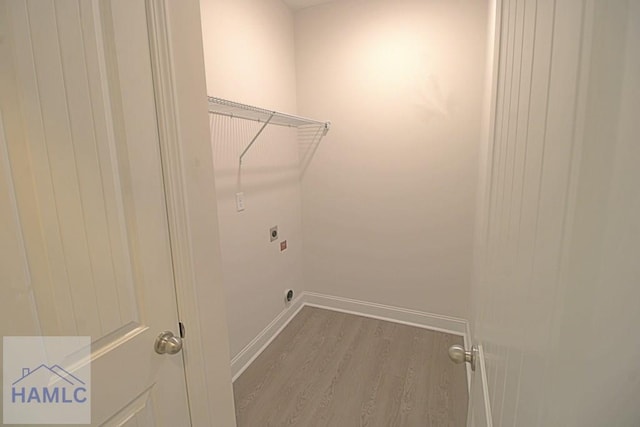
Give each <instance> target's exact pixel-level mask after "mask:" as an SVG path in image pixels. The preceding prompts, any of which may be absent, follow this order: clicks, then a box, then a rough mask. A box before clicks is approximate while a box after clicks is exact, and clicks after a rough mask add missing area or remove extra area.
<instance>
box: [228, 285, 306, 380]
mask: <svg viewBox="0 0 640 427" xmlns="http://www.w3.org/2000/svg"><path fill="white" fill-rule="evenodd" d="M303 297H304V294H302V295H300V296H298V298H296V299H295V300H293V302H291V304H290V305H289V307H287V308H286V309H284V310H283V311H282V312H281V313H280V314H279V315H278V316H277V317H276V318H275V319H273V321H272V322H271V323H269V325H268V326H267V327H266V328H264V329H263V330H262V331H261V332H260V333H259V334H258V335H257V336H256V337H255V338H254V339H253V340H251V342H250V343H249V344H247V345H246V346H245V347H244V348H243V349H242V350H240V352H239V353H238V354H237V355H236V356H235V357H234V358H233V359H232V360H231V375H232V376H233V377H232V378H233V379H232V381H235V380H237V379H238V377H239V376H240V375H242V373H243V372H244V371H245V369H247V368H248V367H249V365H251V363H253V361H254V360H256V358H257V357H258V356H259V355H260V354H261V353H262V352H263V351H264V350H265V349H266V348H267V347H268V346H269V344H271V342H272V341H273V340H274V339H275V338H276V337H277V336H278V335H280V332H282V330H283V329H284V328H285V327H286V326H287V325H288V324H289V322H290V321H291V320H292V319H293V318H294V317H296V314H298V312H299V311H300V310H302V307H304V304H303V303H302V299H303Z"/></svg>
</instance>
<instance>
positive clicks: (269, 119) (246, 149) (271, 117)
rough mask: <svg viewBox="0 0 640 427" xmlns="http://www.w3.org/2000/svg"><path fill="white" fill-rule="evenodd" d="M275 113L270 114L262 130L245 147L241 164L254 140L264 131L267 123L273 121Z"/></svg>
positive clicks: (241, 156) (241, 155)
mask: <svg viewBox="0 0 640 427" xmlns="http://www.w3.org/2000/svg"><path fill="white" fill-rule="evenodd" d="M274 115H275V114H274V113H271V115H270V116H269V118H268V119H267V121H266V122H264V124H263V125H262V127H261V128H260V130H259V131H258V133H256V135H255V136H254V137H253V139H252V140H251V142H250V143H249V145H247V147H246V148H245V149H244V151H243V152H242V154H240V164H242V158H243V157H244V155H245V154H247V151H249V148H251V146H252V145H253V143H254V142H256V139H258V137H259V136H260V134H261V133H262V131H263V130H264V128H266V127H267V125H268V124H269V122H270V121H271V119H273V116H274Z"/></svg>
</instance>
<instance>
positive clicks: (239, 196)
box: [236, 192, 244, 212]
mask: <svg viewBox="0 0 640 427" xmlns="http://www.w3.org/2000/svg"><path fill="white" fill-rule="evenodd" d="M236 209H237V210H238V212H242V211H243V210H244V193H242V192H240V193H236Z"/></svg>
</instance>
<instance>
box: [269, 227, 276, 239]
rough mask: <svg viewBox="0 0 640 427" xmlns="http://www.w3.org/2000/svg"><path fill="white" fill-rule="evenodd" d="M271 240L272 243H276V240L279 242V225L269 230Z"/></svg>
mask: <svg viewBox="0 0 640 427" xmlns="http://www.w3.org/2000/svg"><path fill="white" fill-rule="evenodd" d="M269 238H270V239H271V241H272V242H275V241H276V240H278V226H277V225H274V226H273V227H271V229H270V230H269Z"/></svg>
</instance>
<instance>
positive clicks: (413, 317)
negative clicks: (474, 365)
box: [231, 292, 469, 382]
mask: <svg viewBox="0 0 640 427" xmlns="http://www.w3.org/2000/svg"><path fill="white" fill-rule="evenodd" d="M304 306H310V307H318V308H324V309H327V310H333V311H340V312H343V313H349V314H355V315H357V316H365V317H370V318H374V319H379V320H386V321H389V322H395V323H401V324H404V325H410V326H416V327H419V328H425V329H431V330H434V331H439V332H445V333H449V334H453V335H458V336H462V337H464V343H465V347H467V348H468V346H469V343H468V340H469V339H468V336H467V333H468V322H467V321H466V320H464V319H460V318H456V317H448V316H441V315H438V314H432V313H426V312H423V311H417V310H409V309H406V308H400V307H393V306H389V305H383V304H377V303H371V302H366V301H359V300H355V299H350V298H342V297H336V296H331V295H324V294H318V293H315V292H302V293H301V294H300V296H298V298H296V299H295V300H294V301H293V302H292V303H291V305H290V306H289V307H287V308H286V309H285V310H283V311H282V312H281V313H280V314H279V315H278V316H277V317H276V318H275V319H274V320H273V321H272V322H271V323H270V324H269V325H268V326H267V327H266V328H264V329H263V330H262V332H260V333H259V334H258V335H257V336H256V337H255V338H254V339H253V340H252V341H251V342H250V343H249V344H247V346H245V347H244V348H243V349H242V350H241V351H240V353H238V354H237V355H236V356H235V357H234V358H233V359H232V360H231V376H232V378H233V381H235V380H236V379H237V378H238V377H239V376H240V375H241V374H242V373H243V372H244V371H245V369H246V368H247V367H248V366H249V365H250V364H251V363H252V362H253V361H254V360H255V359H256V358H257V357H258V356H259V355H260V353H262V352H263V351H264V349H265V348H267V346H268V345H269V344H270V343H271V342H272V341H273V340H274V339H275V337H277V336H278V334H279V333H280V332H281V331H282V330H283V329H284V328H285V326H287V324H288V323H289V322H290V321H291V319H293V318H294V317H295V315H296V314H298V311H300V310H301V309H302V308H303V307H304ZM467 376H469V372H468V373H467ZM467 382H468V381H467Z"/></svg>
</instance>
